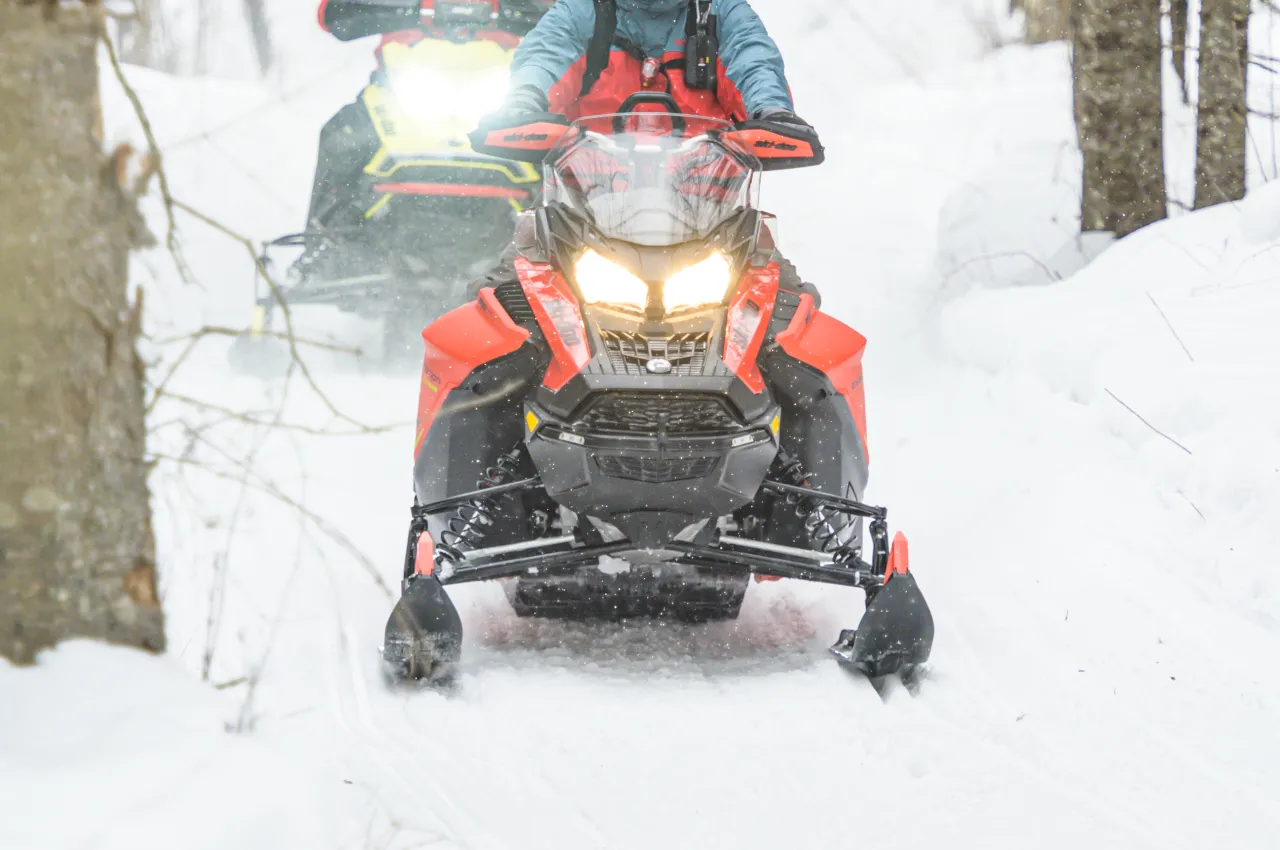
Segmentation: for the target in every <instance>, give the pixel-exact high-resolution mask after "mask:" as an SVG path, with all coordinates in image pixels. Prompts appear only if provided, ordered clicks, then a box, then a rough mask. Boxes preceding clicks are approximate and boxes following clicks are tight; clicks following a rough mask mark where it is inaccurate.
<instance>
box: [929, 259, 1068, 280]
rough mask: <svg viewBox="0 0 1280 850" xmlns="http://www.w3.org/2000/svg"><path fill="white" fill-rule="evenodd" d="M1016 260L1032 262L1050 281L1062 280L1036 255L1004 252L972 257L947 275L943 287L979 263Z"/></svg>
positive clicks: (1059, 275) (1060, 276)
mask: <svg viewBox="0 0 1280 850" xmlns="http://www.w3.org/2000/svg"><path fill="white" fill-rule="evenodd" d="M1014 259H1024V260H1030V261H1031V263H1032V264H1033V265H1035V266H1036V267H1037V268H1039V269H1040V271H1042V272H1044V273H1045V275H1047V276H1048V278H1049V279H1050V280H1052V281H1060V280H1062V275H1061V274H1059V273H1058V272H1056V271H1054V270H1053V269H1051V268H1049V266H1048V265H1047V264H1046V263H1045V262H1044V261H1043V260H1041V259H1040V258H1039V257H1037V256H1035V255H1034V254H1032V253H1030V252H1029V251H1002V252H1000V253H996V254H983V255H982V256H980V257H970V258H969V259H967V260H965V261H964V262H963V263H961V264H960V265H958V266H956V267H954V268H953V269H951V271H950V272H948V273H947V276H946V277H944V278H943V279H942V285H943V287H946V285H947V284H948V283H950V281H951V279H952V278H954V277H955V276H956V275H958V274H960V272H962V271H964V270H965V269H967V268H969V266H974V265H977V264H978V263H989V262H991V261H992V260H1014Z"/></svg>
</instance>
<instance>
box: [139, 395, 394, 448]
mask: <svg viewBox="0 0 1280 850" xmlns="http://www.w3.org/2000/svg"><path fill="white" fill-rule="evenodd" d="M164 395H165V397H166V398H169V399H171V400H172V401H176V402H180V403H182V404H189V405H191V406H192V407H198V408H200V409H202V410H210V411H213V412H214V413H221V414H222V415H223V416H224V417H225V418H224V419H223V421H227V420H235V421H238V422H244V423H245V424H247V425H260V426H264V427H267V428H278V429H280V430H283V431H298V432H300V433H303V434H310V435H311V436H313V437H359V436H366V435H369V434H383V433H386V432H387V431H393V430H396V429H397V428H404V427H407V426H408V425H410V424H412V423H407V422H405V423H400V424H396V425H382V426H379V427H376V428H362V429H360V430H359V431H330V430H328V429H325V428H312V427H310V426H307V425H297V424H292V423H288V422H280V421H278V419H277V420H267V419H259V418H258V417H256V416H253V415H251V414H249V413H240V412H236V411H234V410H231V409H230V408H226V407H222V406H220V405H216V404H211V403H209V402H207V401H201V400H200V399H198V398H192V397H190V396H185V395H180V394H178V393H172V392H166V393H164Z"/></svg>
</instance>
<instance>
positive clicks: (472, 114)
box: [390, 66, 507, 122]
mask: <svg viewBox="0 0 1280 850" xmlns="http://www.w3.org/2000/svg"><path fill="white" fill-rule="evenodd" d="M390 81H391V89H392V91H394V92H395V95H396V99H397V101H399V104H400V108H401V109H403V110H404V111H405V112H406V113H407V114H408V115H409V116H410V117H411V118H412V119H413V120H415V121H424V122H426V121H432V120H437V121H438V120H467V121H471V120H473V119H474V120H477V121H478V120H479V119H480V117H481V116H483V115H485V114H486V113H487V112H490V111H492V110H493V109H496V108H497V107H498V106H499V105H501V103H502V98H503V97H504V95H505V94H506V90H507V74H506V73H505V72H504V73H495V74H487V75H484V76H480V77H476V78H474V79H460V78H458V77H456V76H452V75H445V74H442V73H440V72H439V71H437V70H435V69H432V68H422V67H414V66H410V67H406V68H398V69H396V70H394V71H392V73H391V80H390Z"/></svg>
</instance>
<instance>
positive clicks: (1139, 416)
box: [1103, 387, 1191, 455]
mask: <svg viewBox="0 0 1280 850" xmlns="http://www.w3.org/2000/svg"><path fill="white" fill-rule="evenodd" d="M1103 389H1104V390H1106V387H1103ZM1106 393H1107V395H1109V396H1111V397H1112V398H1113V399H1115V400H1116V402H1117V403H1119V405H1120V406H1121V407H1123V408H1124V409H1125V410H1127V411H1129V412H1130V413H1132V414H1133V415H1134V416H1136V417H1138V420H1139V421H1141V422H1142V424H1143V425H1146V426H1147V427H1148V428H1150V429H1151V430H1152V431H1155V432H1156V433H1157V434H1159V435H1160V436H1161V437H1164V438H1165V439H1166V440H1168V441H1169V442H1171V443H1173V444H1174V445H1175V446H1177V447H1178V448H1180V449H1182V450H1183V451H1184V452H1186V453H1187V454H1188V455H1190V454H1191V449H1189V448H1187V447H1186V446H1184V445H1182V443H1179V442H1178V441H1177V440H1175V439H1174V438H1173V437H1170V436H1169V435H1168V434H1166V433H1165V432H1164V431H1161V430H1160V429H1159V428H1157V427H1156V426H1154V425H1152V424H1151V423H1150V422H1148V421H1147V420H1146V419H1144V418H1143V417H1142V414H1141V413H1139V412H1138V411H1136V410H1134V409H1133V408H1132V407H1130V406H1129V405H1127V404H1125V403H1124V402H1123V401H1121V400H1120V397H1119V396H1117V395H1116V394H1115V393H1113V392H1112V391H1111V390H1106Z"/></svg>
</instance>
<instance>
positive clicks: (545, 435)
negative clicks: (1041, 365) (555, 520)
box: [525, 405, 779, 519]
mask: <svg viewBox="0 0 1280 850" xmlns="http://www.w3.org/2000/svg"><path fill="white" fill-rule="evenodd" d="M525 414H526V415H525V421H526V426H527V427H526V432H525V433H526V444H527V445H528V448H529V454H530V455H531V456H532V458H533V461H534V464H535V465H536V466H537V468H538V472H539V474H540V475H541V477H542V482H543V485H544V486H545V487H546V490H547V492H548V494H549V495H550V496H551V497H552V498H553V499H555V500H556V501H557V502H559V503H560V504H562V505H564V506H565V507H567V508H569V509H570V510H572V511H575V512H577V513H585V514H589V515H592V516H599V517H608V516H614V515H618V514H627V513H634V512H659V513H677V514H684V515H687V516H690V517H693V518H695V519H705V518H711V517H718V516H724V515H727V514H730V513H732V512H733V511H735V510H737V509H738V508H740V507H743V506H744V505H747V504H749V503H750V502H751V501H752V500H753V499H754V498H755V496H756V493H757V492H758V491H759V489H760V485H761V484H762V483H763V482H764V479H765V475H766V474H767V473H768V471H769V467H770V465H771V464H772V463H773V460H774V458H775V457H776V456H777V454H778V447H779V446H778V437H777V433H776V416H777V410H776V409H771V410H769V411H767V412H766V413H765V414H764V415H763V416H761V417H759V419H757V420H754V421H751V422H748V423H746V424H744V425H742V426H741V427H739V428H738V429H736V430H733V431H726V432H723V433H714V434H689V435H672V434H652V433H649V434H642V433H641V434H629V433H616V432H598V431H592V430H589V429H586V428H583V427H581V426H578V427H574V426H573V425H570V424H569V423H565V422H562V421H557V420H556V419H555V418H553V417H552V416H551V415H550V414H548V413H547V412H546V411H545V410H542V409H540V408H538V407H537V406H534V405H527V406H526V411H525Z"/></svg>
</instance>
